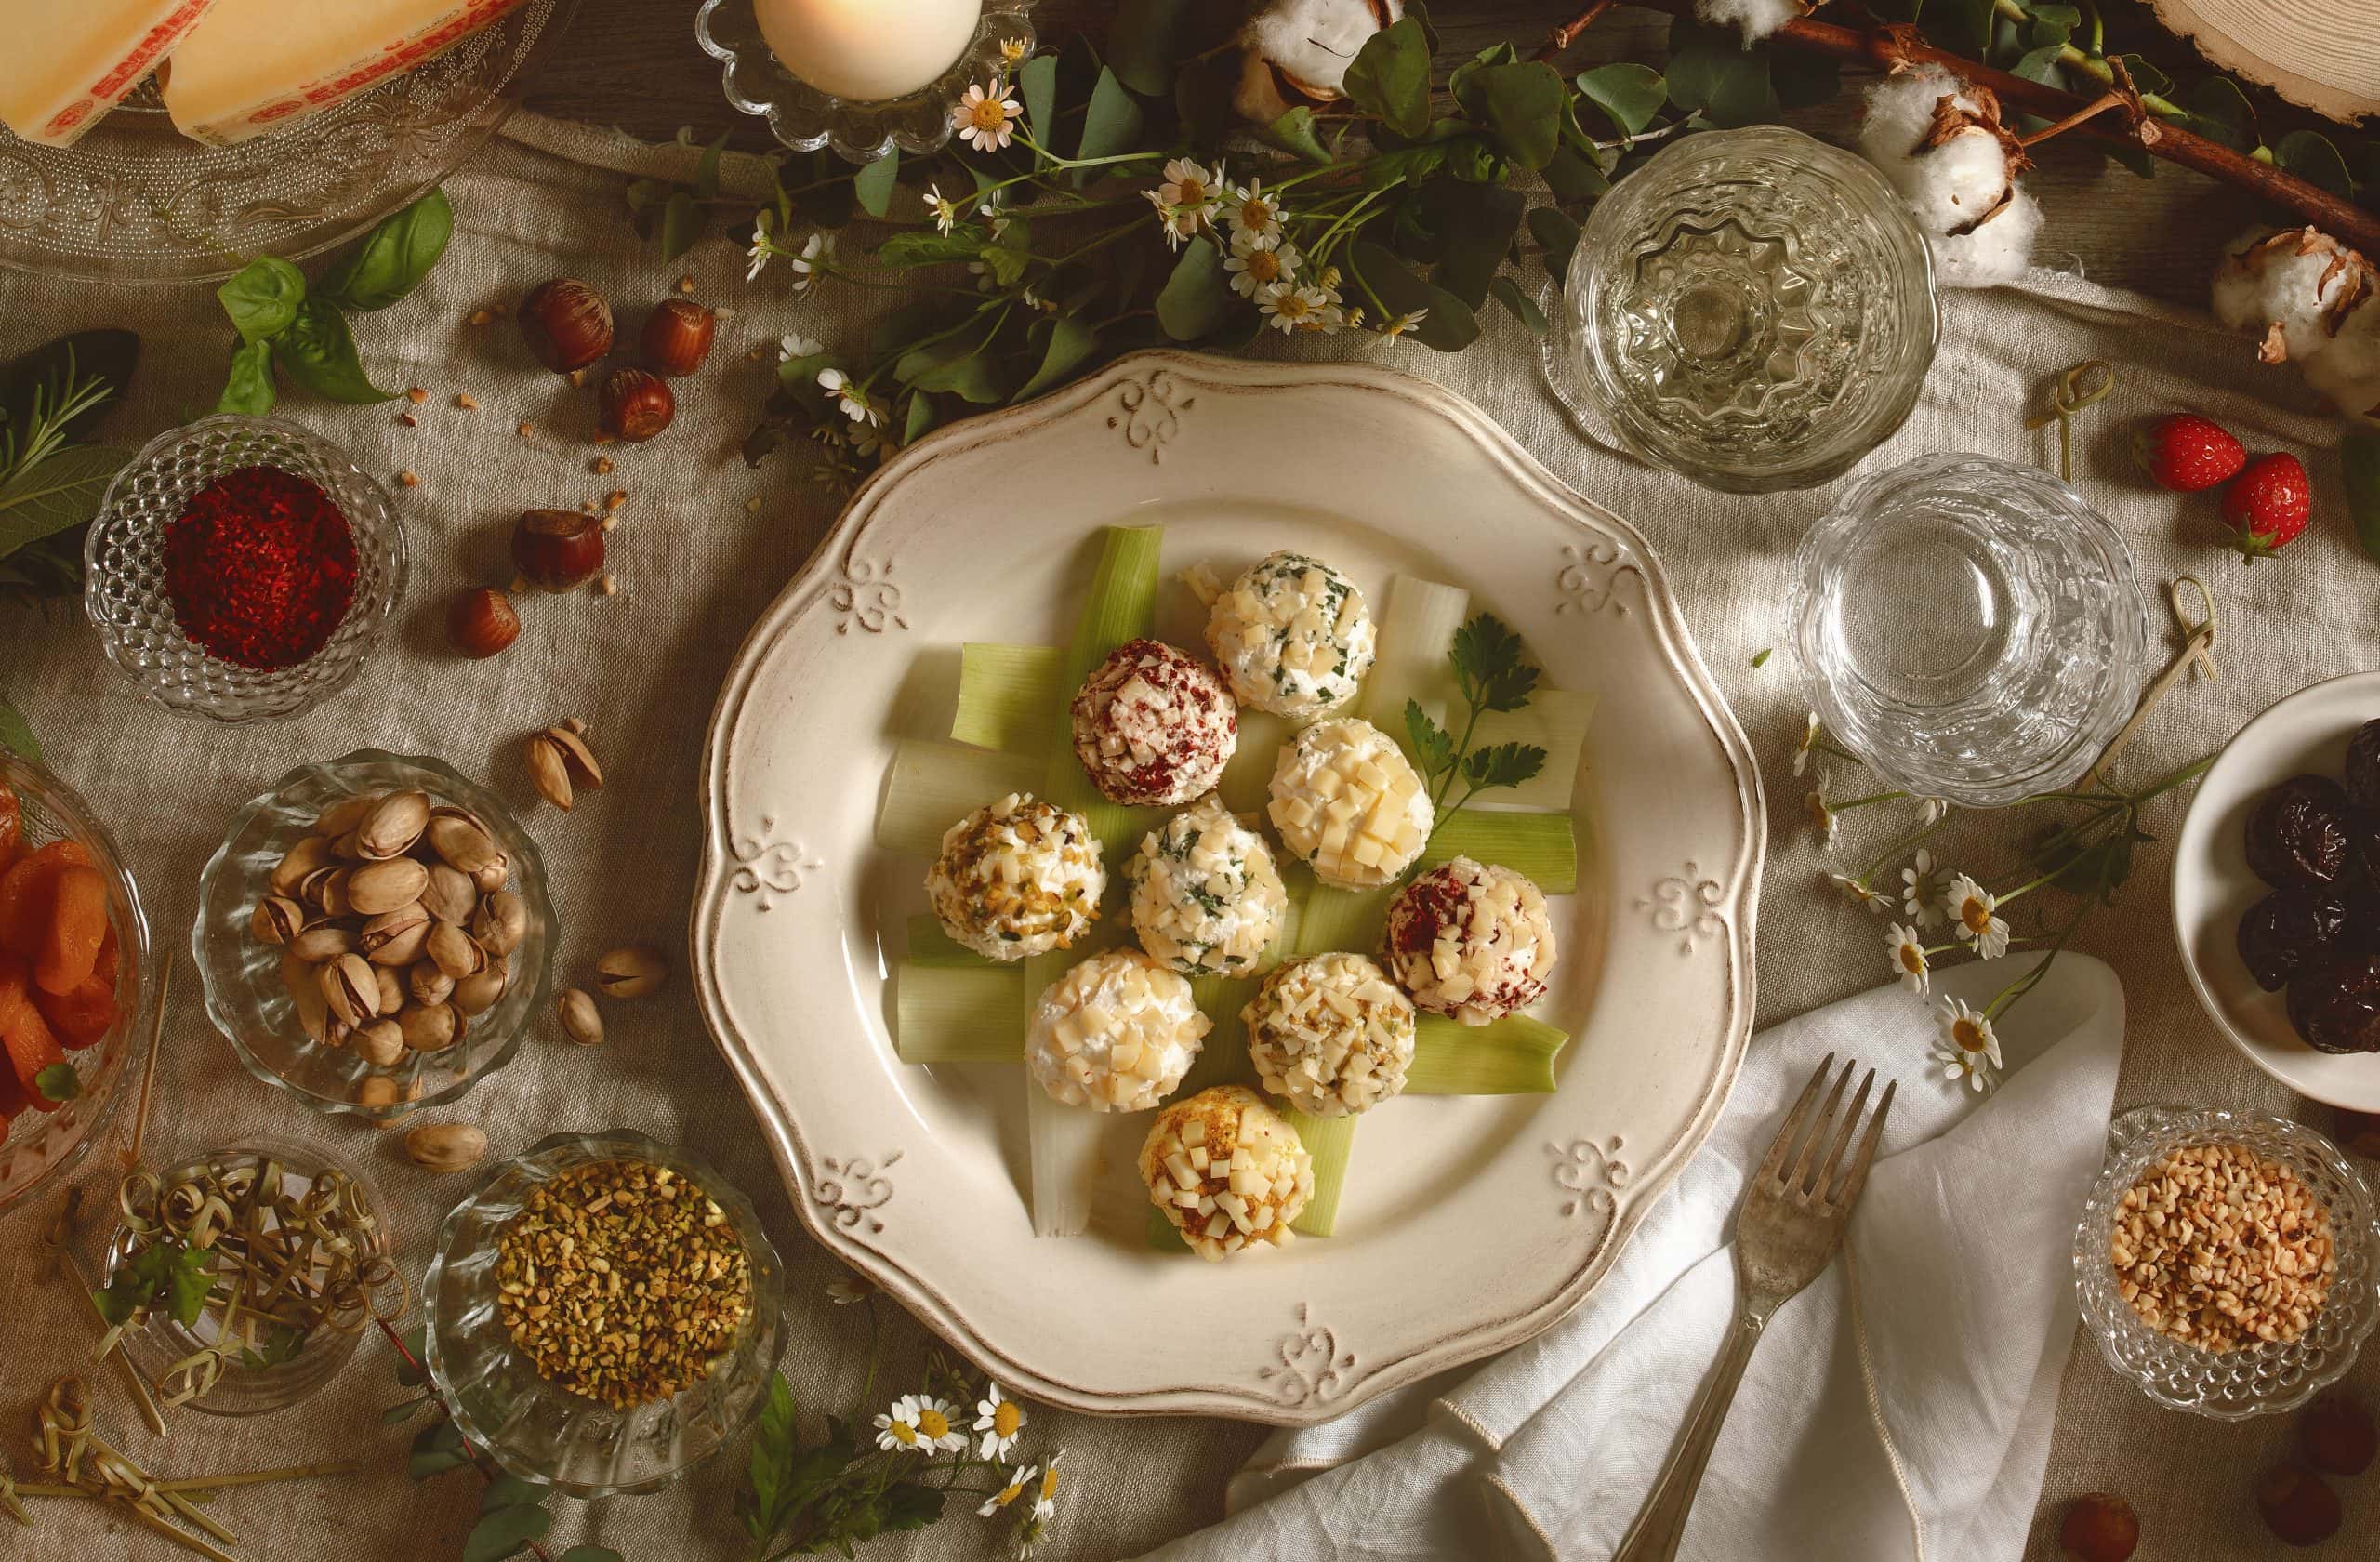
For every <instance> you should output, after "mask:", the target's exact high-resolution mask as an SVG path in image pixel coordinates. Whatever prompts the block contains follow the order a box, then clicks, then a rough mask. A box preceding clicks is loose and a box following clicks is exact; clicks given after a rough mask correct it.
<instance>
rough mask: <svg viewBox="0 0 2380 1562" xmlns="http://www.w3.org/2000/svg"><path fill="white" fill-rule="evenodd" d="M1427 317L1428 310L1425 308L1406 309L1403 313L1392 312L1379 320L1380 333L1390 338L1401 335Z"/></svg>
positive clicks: (1428, 314) (1428, 315)
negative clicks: (1384, 318)
mask: <svg viewBox="0 0 2380 1562" xmlns="http://www.w3.org/2000/svg"><path fill="white" fill-rule="evenodd" d="M1429 318H1430V311H1428V310H1426V309H1417V310H1408V311H1406V312H1405V313H1403V314H1392V315H1390V316H1389V317H1388V318H1387V319H1386V320H1383V321H1382V322H1381V324H1380V334H1381V335H1382V336H1383V337H1388V338H1397V337H1401V336H1404V335H1406V334H1407V333H1408V332H1409V331H1411V330H1412V329H1413V327H1415V326H1416V325H1419V324H1421V322H1423V321H1424V320H1427V319H1429Z"/></svg>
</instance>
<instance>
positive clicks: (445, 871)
mask: <svg viewBox="0 0 2380 1562" xmlns="http://www.w3.org/2000/svg"><path fill="white" fill-rule="evenodd" d="M421 903H422V905H423V906H425V907H429V909H430V915H431V916H433V917H435V918H437V919H438V920H440V921H442V922H468V921H469V920H471V912H472V910H473V909H474V908H476V907H478V905H479V903H480V888H479V886H478V885H477V884H474V883H472V882H471V876H470V875H469V874H468V873H465V872H464V871H463V870H462V869H461V868H458V867H448V866H447V865H446V864H444V863H443V862H441V863H431V864H430V888H428V889H426V890H424V891H422V892H421Z"/></svg>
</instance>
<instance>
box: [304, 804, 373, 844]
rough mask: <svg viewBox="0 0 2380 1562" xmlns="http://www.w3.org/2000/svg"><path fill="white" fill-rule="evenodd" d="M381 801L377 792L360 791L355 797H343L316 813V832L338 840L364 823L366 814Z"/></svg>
mask: <svg viewBox="0 0 2380 1562" xmlns="http://www.w3.org/2000/svg"><path fill="white" fill-rule="evenodd" d="M379 801H380V794H379V793H377V792H358V793H356V794H355V795H354V796H353V797H350V798H341V799H340V800H339V801H337V802H335V803H333V804H331V805H330V806H329V807H328V808H325V809H324V810H323V812H322V813H321V814H317V815H315V818H314V833H315V834H316V835H320V836H324V837H327V838H328V839H330V840H333V841H337V839H338V838H339V837H340V836H343V835H345V834H347V833H348V832H349V831H350V830H352V829H354V828H355V827H356V826H358V825H360V824H362V823H363V822H364V815H365V814H369V813H371V812H372V810H373V809H374V808H376V807H377V806H378V805H379Z"/></svg>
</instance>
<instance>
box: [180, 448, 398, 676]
mask: <svg viewBox="0 0 2380 1562" xmlns="http://www.w3.org/2000/svg"><path fill="white" fill-rule="evenodd" d="M356 569H357V564H356V553H355V532H354V529H353V528H352V527H350V525H349V524H348V523H347V517H346V516H345V515H343V514H341V513H340V512H339V508H338V506H337V505H336V504H334V503H332V502H331V496H329V495H328V494H325V493H324V492H323V490H322V489H321V488H319V487H317V486H316V485H315V484H314V483H311V482H309V481H307V480H306V479H305V478H302V477H299V476H298V475H297V474H296V473H294V472H285V471H283V470H281V469H279V468H278V467H241V468H239V469H237V470H233V471H228V472H225V473H224V474H223V475H222V476H221V477H218V478H217V479H216V480H215V481H214V482H213V483H208V484H207V485H206V486H205V487H204V488H202V489H200V490H199V491H198V492H197V493H196V494H193V495H192V496H191V500H190V508H189V509H188V510H184V511H183V512H182V514H181V515H180V516H179V518H177V519H176V520H175V521H173V522H172V523H170V524H168V525H167V526H166V527H165V594H166V595H167V596H168V597H169V598H170V599H172V602H173V604H174V621H175V622H176V623H178V624H179V625H180V626H181V628H182V632H183V633H184V634H186V635H188V636H190V638H191V639H192V640H193V641H195V642H197V643H198V644H199V645H201V646H202V647H204V648H205V650H206V651H208V652H209V653H211V654H212V655H217V656H220V657H221V658H223V660H225V661H227V662H236V663H238V664H239V665H240V666H242V667H245V668H258V669H260V670H263V671H268V672H270V671H272V670H275V669H277V668H286V667H295V666H297V665H298V663H299V662H302V661H304V660H305V659H306V658H307V657H309V656H311V655H313V654H314V653H315V652H317V651H320V650H321V649H322V648H323V646H324V643H325V642H328V641H329V639H330V638H331V636H332V635H333V634H335V633H337V630H338V627H339V624H340V622H341V621H342V620H343V619H345V618H346V616H347V609H348V605H349V603H350V602H353V601H354V599H355V577H356Z"/></svg>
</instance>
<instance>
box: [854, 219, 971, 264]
mask: <svg viewBox="0 0 2380 1562" xmlns="http://www.w3.org/2000/svg"><path fill="white" fill-rule="evenodd" d="M988 236H989V235H987V234H986V233H985V231H984V230H983V229H981V228H979V227H977V226H976V225H975V224H974V223H972V222H962V223H960V224H959V225H958V226H957V227H955V228H953V229H952V230H951V231H950V232H947V233H937V232H934V231H933V230H932V229H931V228H919V229H913V230H910V231H907V232H899V233H895V234H893V236H892V237H891V238H889V239H886V240H885V241H884V242H883V243H882V244H880V245H877V246H876V251H875V254H876V258H877V259H879V260H880V261H882V262H883V263H884V264H885V265H887V266H934V265H940V264H942V263H943V262H945V261H949V260H972V259H973V258H975V257H976V255H977V254H978V253H979V252H980V251H981V250H982V249H983V247H984V241H985V238H986V237H988Z"/></svg>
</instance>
